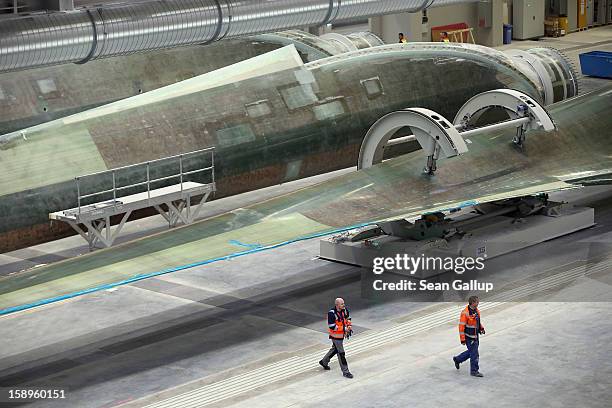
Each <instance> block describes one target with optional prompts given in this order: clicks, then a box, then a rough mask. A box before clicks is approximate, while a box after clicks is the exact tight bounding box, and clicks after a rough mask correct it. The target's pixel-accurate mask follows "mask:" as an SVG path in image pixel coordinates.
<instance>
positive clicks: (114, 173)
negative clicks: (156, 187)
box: [75, 147, 215, 215]
mask: <svg viewBox="0 0 612 408" xmlns="http://www.w3.org/2000/svg"><path fill="white" fill-rule="evenodd" d="M214 153H215V148H214V147H209V148H206V149H201V150H196V151H193V152H189V153H183V154H177V155H174V156H168V157H164V158H162V159H157V160H151V161H147V162H142V163H136V164H131V165H129V166H123V167H117V168H115V169H112V170H105V171H99V172H96V173H90V174H86V175H83V176H79V177H75V181H76V188H77V204H78V213H79V215H80V214H81V207H82V205H81V202H82V200H83V199H86V198H91V197H96V196H100V195H103V194H110V193H113V205H115V206H116V205H117V197H119V196H118V195H117V194H118V193H119V192H121V191H123V190H127V189H131V188H135V187H139V186H147V190H146V191H147V199H151V184H153V183H157V182H161V181H165V180H171V179H175V178H178V179H179V184H180V186H181V193H182V192H183V184H184V178H185V177H186V176H189V175H192V174H197V173H204V172H207V171H210V173H211V183H212V184H214V183H215V154H214ZM197 154H202V155H205V154H210V163H211V164H210V166H208V167H201V168H196V169H195V170H190V171H184V166H183V159H185V158H187V157H192V156H195V155H197ZM174 159H178V165H179V172H178V173H176V174H171V175H169V176H164V177H158V178H154V179H152V178H151V164H158V163H161V162H166V161H171V160H174ZM139 166H144V167H145V168H146V180H145V181H143V182H140V183H133V184H129V185H125V186H121V187H117V173H118V172H120V171H122V170H126V169H130V168H135V167H139ZM107 174H111V175H112V184H113V187H112V188H111V189H108V190H103V191H96V192H94V193H90V194H83V195H81V180H82V179H84V178H88V177H94V176H102V175H107Z"/></svg>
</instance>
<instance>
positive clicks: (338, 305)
mask: <svg viewBox="0 0 612 408" xmlns="http://www.w3.org/2000/svg"><path fill="white" fill-rule="evenodd" d="M335 304H336V309H338V310H342V309H344V299H342V298H336V301H335Z"/></svg>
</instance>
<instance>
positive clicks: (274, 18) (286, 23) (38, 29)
mask: <svg viewBox="0 0 612 408" xmlns="http://www.w3.org/2000/svg"><path fill="white" fill-rule="evenodd" d="M474 1H476V0H271V1H270V0H269V1H261V0H243V1H239V0H153V1H143V2H132V3H129V4H128V3H126V4H112V5H108V6H102V7H93V8H83V9H78V10H75V11H72V12H65V13H58V12H56V13H44V14H32V15H28V16H19V17H15V18H6V19H3V20H0V72H2V71H11V70H17V69H25V68H32V67H39V66H44V65H51V64H60V63H67V62H76V63H85V62H87V61H90V60H93V59H97V58H104V57H111V56H118V55H125V54H129V53H133V52H138V51H146V50H155V49H160V48H168V47H175V46H181V45H189V44H200V43H210V42H213V41H217V40H220V39H223V38H231V37H238V36H244V35H252V34H259V33H265V32H271V31H279V30H286V29H290V28H296V27H307V26H320V25H324V24H330V23H334V22H338V21H343V20H350V19H354V18H365V17H371V16H377V15H383V14H392V13H400V12H416V11H420V10H422V9H424V8H427V7H435V6H443V5H448V4H454V3H468V2H474Z"/></svg>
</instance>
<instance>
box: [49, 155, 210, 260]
mask: <svg viewBox="0 0 612 408" xmlns="http://www.w3.org/2000/svg"><path fill="white" fill-rule="evenodd" d="M195 155H210V166H206V167H201V168H196V169H193V170H190V171H185V170H184V166H183V161H184V159H185V158H188V157H194V156H195ZM170 160H176V161H177V162H178V166H179V172H178V173H176V174H171V175H167V176H164V177H157V178H151V166H152V165H154V164H160V163H162V162H167V161H170ZM139 167H142V168H143V170H146V180H145V181H143V182H140V183H133V184H128V185H124V186H117V184H118V183H117V179H118V175H119V174H120V173H121V172H124V171H130V172H132V173H134V172H137V171H138V170H139V169H138V168H139ZM197 173H209V174H210V182H209V183H196V182H193V181H184V178H185V177H187V176H189V175H192V174H197ZM104 176H110V179H111V180H112V188H110V189H107V190H103V191H95V192H93V193H89V194H82V192H81V189H82V183H83V181H84V180H86V179H90V178H94V177H95V178H97V179H98V180H99V179H103V178H104ZM171 179H178V180H179V183H177V184H172V185H169V186H165V187H161V188H156V189H155V188H152V187H151V186H152V185H153V184H155V183H160V182H162V181H166V180H171ZM75 181H76V189H77V202H78V205H77V207H75V208H70V209H67V210H61V211H57V212H53V213H50V214H49V219H51V220H57V221H62V222H66V223H68V224H69V225H70V226H71V227H72V228H73V229H74V230H75V231H76V232H78V233H79V234H80V235H81V236H82V237H83V238H84V239H85V240H86V241H87V242H88V244H89V248H90V250H91V249H94V248H96V247H98V245H99V244H101V245H102V247H106V248H108V247H110V246H112V245H113V243H114V241H115V239H116V238H117V236H118V235H119V234H120V233H121V230H122V229H123V227H124V225H125V223H126V222H127V220H128V219H129V217H130V215H132V213H133V212H134V211H138V210H141V209H145V208H151V207H152V208H155V209H156V210H157V211H158V212H159V213H160V214H161V215H162V216H163V217H164V218H165V219H166V221H168V226H169V227H170V228H172V227H175V226H176V225H177V224H178V222H179V221H182V222H183V224H191V223H192V222H193V221H194V220H195V219H196V218H197V216H198V214H199V212H200V209H201V208H202V205H203V204H204V203H205V202H206V201H207V200H208V197H209V196H210V194H211V193H213V192H214V191H215V190H216V188H215V176H214V148H210V149H203V150H198V151H195V152H191V153H187V154H181V155H177V156H171V157H167V158H163V159H160V160H154V161H150V162H144V163H138V164H134V165H131V166H124V167H119V168H116V169H112V170H108V171H104V172H98V173H93V174H87V175H84V176H79V177H76V178H75ZM138 187H142V188H143V190H144V188H145V187H146V190H144V191H141V192H138V193H134V194H130V195H125V196H120V194H121V192H123V191H125V190H131V189H134V188H138ZM111 194H112V199H110V200H104V201H99V202H95V203H90V204H87V205H82V201H83V200H84V199H88V198H93V197H98V196H103V195H108V196H110V195H111ZM200 197H201V199H200V202H199V203H198V204H197V205H196V206H195V208H192V202H194V201H197V199H198V198H200ZM164 206H165V208H164ZM115 216H121V219H120V221H119V223H118V224H117V225H115V226H112V225H111V218H112V217H115Z"/></svg>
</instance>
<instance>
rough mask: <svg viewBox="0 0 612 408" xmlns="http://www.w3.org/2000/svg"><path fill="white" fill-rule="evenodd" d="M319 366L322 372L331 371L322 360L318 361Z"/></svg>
mask: <svg viewBox="0 0 612 408" xmlns="http://www.w3.org/2000/svg"><path fill="white" fill-rule="evenodd" d="M319 364H321V367H323V369H324V370H331V368H329V366H328V365H327V364H325V363H324V362H323V360H321V361H319Z"/></svg>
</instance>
